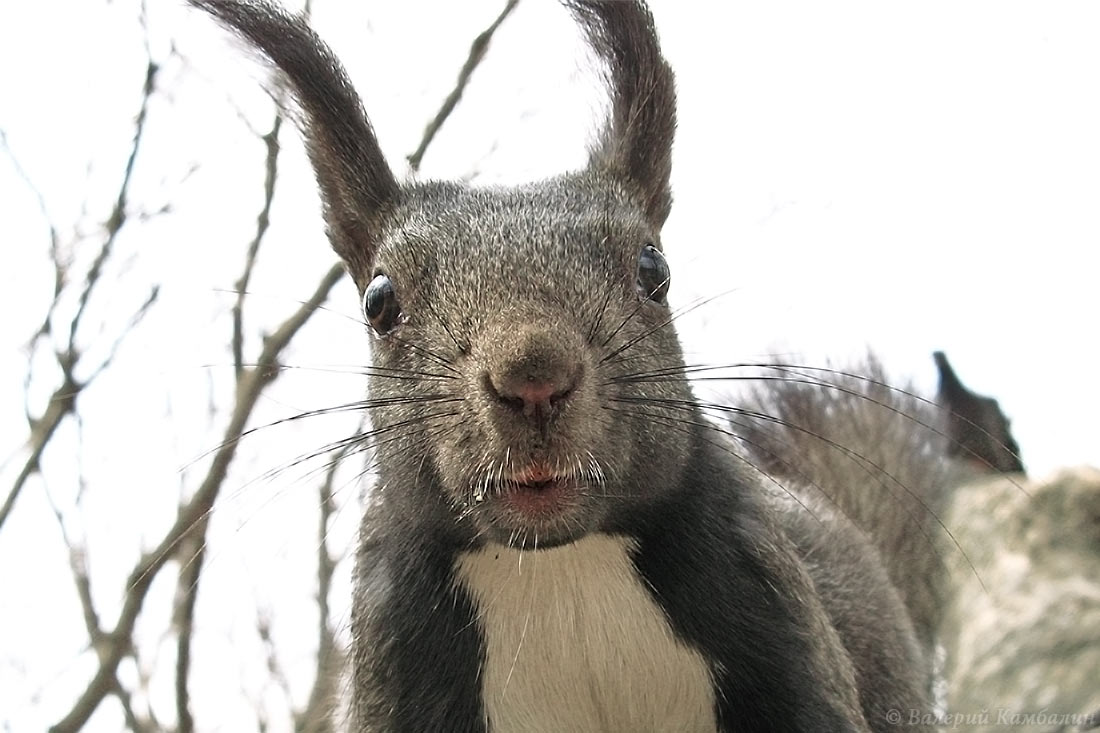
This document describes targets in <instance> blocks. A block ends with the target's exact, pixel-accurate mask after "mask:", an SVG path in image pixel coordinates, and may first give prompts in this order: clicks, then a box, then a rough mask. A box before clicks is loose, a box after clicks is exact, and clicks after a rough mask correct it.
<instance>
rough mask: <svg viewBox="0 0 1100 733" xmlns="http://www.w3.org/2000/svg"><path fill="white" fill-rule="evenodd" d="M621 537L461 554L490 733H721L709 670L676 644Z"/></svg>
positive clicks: (598, 536) (461, 577) (459, 568)
mask: <svg viewBox="0 0 1100 733" xmlns="http://www.w3.org/2000/svg"><path fill="white" fill-rule="evenodd" d="M632 550H633V547H632V543H631V541H630V540H629V539H627V538H624V537H612V536H608V535H602V534H596V535H589V536H587V537H585V538H583V539H581V540H579V541H577V542H574V543H572V544H569V545H565V546H562V547H555V548H551V549H546V550H538V551H535V552H524V551H519V550H513V549H508V548H504V547H500V546H489V547H485V548H483V549H480V550H477V551H474V552H469V553H463V554H462V555H460V556H459V559H458V561H457V563H456V565H457V567H456V571H457V572H456V575H457V578H458V581H457V582H458V583H459V584H460V585H461V586H463V587H464V589H465V590H466V591H467V592H468V593H469V595H470V596H471V598H472V599H473V601H474V604H475V608H476V613H477V619H478V624H479V626H480V629H481V633H482V637H483V639H484V644H485V664H484V667H483V669H482V681H481V696H482V703H483V706H484V710H485V714H486V717H487V718H488V722H489V729H490V730H491V731H494V733H512V732H517V733H518V732H520V731H522V732H524V733H560V732H561V731H597V730H599V731H624V732H626V731H639V732H641V731H663V730H677V731H685V732H690V733H694V732H699V733H702V732H703V731H707V732H708V733H710V732H713V731H715V730H716V729H717V724H716V721H715V716H714V709H715V707H714V692H713V689H714V687H713V684H712V681H711V675H710V670H709V667H708V664H707V662H706V660H705V659H704V658H703V657H702V656H701V655H700V654H699V652H698V651H696V650H695V649H692V648H691V647H689V646H687V645H685V644H684V643H683V642H681V641H680V640H679V639H677V638H676V636H675V635H674V634H673V631H672V629H671V627H670V626H669V624H668V621H667V620H666V617H665V613H664V611H663V610H662V609H661V608H660V606H659V605H658V604H657V603H656V602H655V601H654V599H653V597H652V595H651V593H650V591H649V589H648V588H646V587H645V585H644V581H643V580H642V578H641V577H640V576H639V575H638V573H637V571H636V570H635V569H634V564H633V561H632V560H631V552H632Z"/></svg>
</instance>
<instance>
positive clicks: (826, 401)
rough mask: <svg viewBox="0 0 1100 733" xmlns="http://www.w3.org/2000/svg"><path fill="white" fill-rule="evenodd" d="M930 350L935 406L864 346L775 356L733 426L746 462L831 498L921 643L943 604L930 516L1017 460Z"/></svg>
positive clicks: (943, 530)
mask: <svg viewBox="0 0 1100 733" xmlns="http://www.w3.org/2000/svg"><path fill="white" fill-rule="evenodd" d="M936 361H937V364H938V365H939V366H940V370H941V389H940V394H939V395H938V399H940V400H941V401H944V403H943V404H941V405H939V406H937V405H936V404H934V403H933V402H932V401H930V400H926V399H923V398H921V397H919V396H917V395H916V394H915V392H914V390H913V389H912V387H911V386H910V385H901V386H892V385H891V383H890V381H889V379H888V378H887V376H886V373H885V371H884V369H883V368H882V365H881V364H880V363H879V361H878V360H877V359H876V358H875V357H873V356H868V357H867V359H866V360H865V361H864V362H863V363H860V364H857V365H855V366H852V367H850V368H847V369H843V370H840V369H810V368H805V367H796V366H786V365H779V364H777V365H775V366H773V367H771V368H770V369H768V370H765V371H766V372H768V373H767V374H765V375H762V376H763V377H764V378H763V379H762V380H760V381H759V382H757V385H758V386H757V387H755V388H753V389H752V390H751V391H750V393H749V394H748V395H747V396H746V397H745V399H744V400H743V401H742V402H741V406H742V407H744V408H746V410H747V411H748V412H749V414H750V415H753V414H755V416H751V417H749V418H743V417H738V418H737V419H736V421H735V424H734V425H733V426H732V427H733V429H734V431H735V432H736V433H737V434H738V435H740V436H742V437H743V444H744V447H745V449H746V452H747V454H748V457H749V459H750V460H751V461H752V462H753V463H754V464H755V465H756V466H758V467H759V468H761V469H762V470H764V471H766V472H767V473H768V474H769V475H770V476H772V477H773V478H775V479H777V480H778V481H780V482H781V483H783V484H784V485H785V486H787V487H790V488H792V489H794V490H796V491H797V492H798V493H799V494H801V495H803V496H805V497H806V498H807V500H808V501H810V502H814V503H816V502H819V501H824V502H825V503H827V504H829V505H832V506H835V507H837V508H839V509H840V510H841V511H842V512H844V514H845V515H847V516H848V517H849V518H850V519H851V520H852V522H853V523H855V524H856V526H857V527H859V528H860V529H861V530H862V531H863V532H864V533H865V534H866V535H867V536H868V537H869V538H870V539H871V541H872V542H873V543H874V544H875V546H876V547H877V548H878V549H879V551H880V553H881V555H882V559H883V562H884V564H885V566H886V569H887V572H888V573H889V575H890V578H891V580H892V581H893V583H894V585H895V586H896V588H897V589H898V592H899V593H900V594H901V596H902V599H903V600H904V601H905V604H906V606H907V607H908V609H909V612H910V615H911V617H912V620H913V625H914V628H915V629H916V631H917V634H918V637H919V638H920V641H921V642H922V644H923V645H924V646H925V648H926V649H927V650H931V649H932V647H933V644H934V634H935V630H936V627H937V625H938V621H939V609H940V608H941V607H942V603H941V597H940V594H941V592H942V584H943V579H944V570H943V568H944V560H943V557H941V555H942V554H943V553H945V552H950V551H952V545H951V539H950V528H949V527H944V526H943V525H942V522H941V520H940V516H941V515H942V510H943V508H944V506H945V502H946V501H947V500H948V498H949V497H950V494H951V489H952V488H953V487H955V486H958V485H960V484H961V483H963V482H964V481H966V480H968V479H971V478H974V477H975V474H976V473H977V472H990V471H997V470H1001V467H1002V466H1004V465H1009V466H1010V467H1011V468H1015V467H1016V466H1017V465H1018V461H1019V459H1018V457H1017V456H1016V455H1015V443H1014V442H1013V441H1012V440H1011V435H1008V433H1007V430H1008V427H1007V426H1008V423H1007V420H1004V416H1003V414H1001V413H1000V410H999V408H998V407H997V406H996V402H995V401H993V400H989V399H988V398H981V397H978V396H977V395H973V393H970V392H969V391H968V390H966V388H965V387H963V386H962V384H961V382H959V380H958V378H957V377H956V376H955V374H954V372H953V371H951V369H950V365H949V364H948V363H947V359H946V357H944V356H943V355H942V354H938V355H937V357H936ZM981 400H985V402H981ZM975 405H980V406H981V407H982V409H985V410H989V409H990V408H992V409H993V410H996V416H999V418H1000V422H999V423H998V424H999V425H1001V426H1003V429H1004V434H1003V435H1001V434H998V435H991V432H990V431H989V430H987V429H986V428H985V427H984V425H985V423H979V421H978V420H976V419H974V418H976V417H978V416H979V413H978V412H975V411H974V410H973V409H971V408H973V407H974V406H975ZM968 409H970V410H971V411H970V412H969V413H967V412H966V410H968ZM956 412H959V413H961V416H956V414H955V413H956ZM987 422H989V421H987ZM989 424H992V423H991V422H989ZM967 436H969V437H970V439H969V440H964V438H966V437H967ZM975 436H981V437H982V438H983V439H986V440H984V441H978V440H976V439H974V438H975ZM1006 437H1007V440H1006ZM1009 442H1011V446H1012V449H1011V450H1008V449H1006V448H1005V445H1004V444H1005V443H1009ZM983 446H985V447H984V448H983ZM985 449H988V450H990V451H991V452H990V453H989V454H983V453H982V451H983V450H985ZM1007 453H1011V455H1012V457H1013V458H1015V460H1016V463H1011V462H1009V461H1007V459H1006V454H1007ZM960 457H965V458H966V459H967V460H958V458H960ZM1021 468H1022V466H1021ZM1010 470H1011V469H1010ZM943 537H946V538H947V542H946V543H945V542H941V541H940V539H941V538H943Z"/></svg>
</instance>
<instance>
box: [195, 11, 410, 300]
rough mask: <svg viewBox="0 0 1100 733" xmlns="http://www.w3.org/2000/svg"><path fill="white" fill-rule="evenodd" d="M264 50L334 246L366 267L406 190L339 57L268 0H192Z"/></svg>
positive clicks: (356, 266) (363, 271) (355, 271)
mask: <svg viewBox="0 0 1100 733" xmlns="http://www.w3.org/2000/svg"><path fill="white" fill-rule="evenodd" d="M188 1H189V2H190V3H191V5H193V6H195V7H197V8H199V9H201V10H204V11H206V12H207V13H209V14H210V15H212V16H214V18H216V19H217V20H218V21H220V22H221V23H222V25H224V26H226V27H227V28H228V29H229V30H231V31H232V32H234V33H235V34H236V35H238V36H240V37H241V38H242V39H244V40H245V41H247V42H248V43H249V45H251V46H252V47H254V48H255V49H256V50H258V51H259V52H260V53H262V54H263V55H264V56H265V57H266V58H267V60H268V61H269V62H270V63H271V64H272V65H273V66H274V67H275V68H276V69H277V70H278V71H279V72H280V74H281V80H282V82H283V83H285V85H286V87H287V91H288V92H289V93H290V95H291V97H292V98H293V101H294V102H295V103H296V106H297V111H299V112H300V113H301V114H299V115H296V117H297V118H298V122H299V127H300V128H301V130H302V134H303V136H304V137H305V141H306V148H307V151H308V153H309V159H310V162H311V163H312V164H313V170H314V173H315V174H316V176H317V183H318V185H319V186H320V189H321V198H322V202H323V204H324V212H325V221H326V223H327V225H328V233H329V239H330V240H331V242H332V246H333V249H335V250H336V253H337V254H338V255H339V256H340V257H341V258H342V259H343V260H344V262H345V263H346V264H347V266H348V269H349V270H350V271H351V274H352V277H354V278H355V279H356V280H359V279H360V278H362V277H363V276H365V275H367V274H369V273H367V270H368V268H369V267H370V264H371V262H372V260H373V258H374V254H375V251H376V248H377V226H378V222H379V219H380V217H381V216H382V215H383V214H384V213H385V212H386V211H387V210H389V209H391V208H392V207H393V206H394V205H395V204H396V203H397V200H398V198H399V196H400V193H401V188H400V186H399V185H398V183H397V179H396V178H395V177H394V175H393V171H391V170H390V167H389V165H388V164H387V163H386V159H385V157H384V156H383V155H382V150H381V149H380V148H379V147H378V140H377V138H376V137H375V135H374V130H373V129H372V128H371V125H370V121H369V120H368V119H367V115H366V113H365V112H364V110H363V104H362V102H361V101H360V99H359V95H358V94H356V92H355V89H354V88H352V85H351V82H350V81H349V80H348V78H347V74H346V73H345V72H344V69H343V67H342V66H341V65H340V62H339V61H337V60H336V57H335V56H334V55H333V53H332V51H331V50H330V49H329V48H328V47H327V46H326V45H325V44H324V43H323V42H322V41H321V40H320V39H319V38H318V37H317V35H316V34H315V33H314V32H313V30H312V29H311V28H310V27H309V26H308V25H307V24H306V23H305V21H304V20H303V19H302V18H299V17H294V16H291V15H288V14H287V13H286V12H285V11H283V10H281V9H279V8H276V7H274V6H271V5H268V4H266V3H263V2H234V1H233V0H188Z"/></svg>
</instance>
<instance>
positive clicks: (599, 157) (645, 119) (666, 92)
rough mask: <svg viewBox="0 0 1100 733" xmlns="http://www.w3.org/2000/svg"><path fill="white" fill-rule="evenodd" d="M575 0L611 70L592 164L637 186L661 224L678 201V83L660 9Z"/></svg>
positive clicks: (571, 2) (571, 0)
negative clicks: (662, 37) (674, 176)
mask: <svg viewBox="0 0 1100 733" xmlns="http://www.w3.org/2000/svg"><path fill="white" fill-rule="evenodd" d="M567 5H568V6H569V7H570V9H571V10H572V11H573V15H574V16H575V17H576V19H577V22H578V23H579V24H580V26H581V28H583V29H584V31H585V34H586V35H587V37H588V42H589V43H590V44H591V46H592V48H593V49H594V50H595V51H596V53H597V54H599V56H600V58H601V60H602V61H603V62H604V63H606V64H607V69H608V81H609V85H608V86H609V92H610V94H611V112H610V116H609V119H608V121H607V124H606V127H605V129H604V132H603V135H602V136H601V138H600V140H599V141H598V143H597V145H596V147H595V148H594V149H593V150H592V155H591V161H590V163H589V165H590V166H591V167H593V168H598V169H602V170H604V171H607V172H609V173H611V174H612V175H614V176H615V177H617V178H618V179H620V180H621V181H622V182H623V183H625V184H626V185H627V187H628V188H629V189H631V190H633V191H634V192H635V193H636V195H637V196H638V197H639V198H640V201H641V204H642V207H643V209H644V210H645V214H646V217H647V218H648V219H649V221H650V222H651V223H652V224H653V226H654V227H656V228H658V229H659V228H660V227H661V225H662V224H664V222H665V219H666V218H667V217H668V213H669V210H670V209H671V207H672V193H671V191H670V190H669V175H670V173H671V171H672V139H673V136H674V133H675V130H676V86H675V84H674V82H673V76H672V69H671V68H669V65H668V62H666V61H665V59H664V57H663V56H662V55H661V47H660V44H659V43H658V41H657V31H656V29H655V28H654V25H653V16H652V15H651V14H650V12H649V10H648V9H647V8H646V6H645V4H644V3H642V2H640V0H631V1H627V0H567Z"/></svg>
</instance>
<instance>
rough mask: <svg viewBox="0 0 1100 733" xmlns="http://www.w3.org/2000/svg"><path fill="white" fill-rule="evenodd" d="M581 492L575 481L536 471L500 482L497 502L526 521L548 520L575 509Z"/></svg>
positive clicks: (566, 477) (542, 470)
mask: <svg viewBox="0 0 1100 733" xmlns="http://www.w3.org/2000/svg"><path fill="white" fill-rule="evenodd" d="M579 489H580V485H579V483H578V482H577V481H576V479H573V478H570V477H568V476H561V475H555V474H554V473H552V472H551V471H549V470H548V469H544V468H539V467H535V468H531V469H528V470H526V471H522V472H520V473H518V474H515V475H514V476H512V477H511V478H508V479H505V480H503V481H501V482H500V484H499V485H498V492H497V494H496V499H497V501H499V502H500V504H501V505H502V506H503V507H504V508H505V509H507V510H510V511H512V512H515V513H516V514H519V515H520V516H521V517H523V518H524V519H526V520H536V521H537V520H548V519H554V518H555V517H556V516H557V515H559V514H561V513H562V512H563V511H566V510H568V509H569V508H571V507H572V506H574V505H575V504H576V499H577V497H578V491H579Z"/></svg>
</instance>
